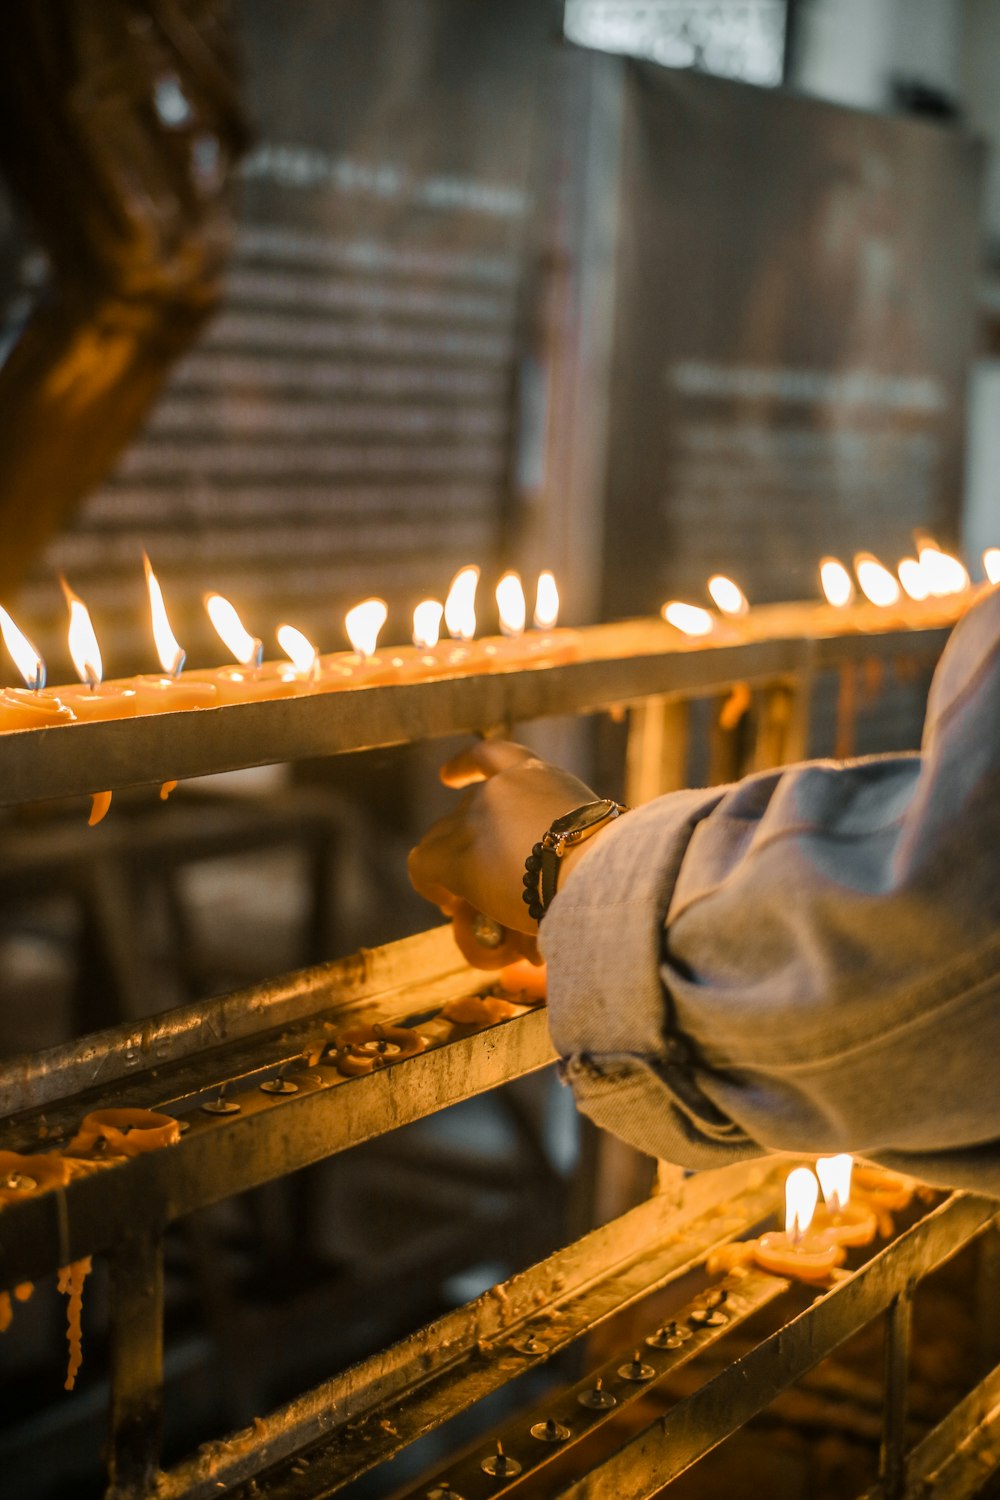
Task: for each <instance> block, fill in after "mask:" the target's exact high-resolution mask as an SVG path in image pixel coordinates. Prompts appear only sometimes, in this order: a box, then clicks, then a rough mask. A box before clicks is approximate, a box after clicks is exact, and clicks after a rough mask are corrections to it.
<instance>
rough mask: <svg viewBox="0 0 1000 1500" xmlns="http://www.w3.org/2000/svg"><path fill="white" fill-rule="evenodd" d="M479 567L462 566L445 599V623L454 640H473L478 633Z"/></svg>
mask: <svg viewBox="0 0 1000 1500" xmlns="http://www.w3.org/2000/svg"><path fill="white" fill-rule="evenodd" d="M478 586H479V569H478V568H476V567H469V568H462V569H461V571H460V572H458V573H456V574H455V576H454V578H453V579H452V581H451V588H450V589H449V590H448V597H447V599H446V600H445V601H444V623H445V625H446V626H447V628H448V634H449V635H450V636H451V638H452V640H453V641H471V640H472V638H473V636H474V635H475V633H476V589H477V588H478Z"/></svg>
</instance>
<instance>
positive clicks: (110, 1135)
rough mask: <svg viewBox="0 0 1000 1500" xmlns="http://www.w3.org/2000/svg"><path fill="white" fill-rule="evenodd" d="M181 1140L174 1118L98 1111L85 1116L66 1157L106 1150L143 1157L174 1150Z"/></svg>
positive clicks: (139, 1112) (135, 1111)
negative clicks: (153, 1152) (172, 1147)
mask: <svg viewBox="0 0 1000 1500" xmlns="http://www.w3.org/2000/svg"><path fill="white" fill-rule="evenodd" d="M180 1138H181V1127H180V1124H179V1123H178V1121H177V1120H175V1119H174V1118H173V1116H172V1115H160V1114H157V1113H156V1112H155V1111H154V1110H151V1109H95V1110H93V1111H92V1112H91V1113H90V1114H89V1115H84V1117H83V1119H82V1120H81V1122H80V1128H79V1130H78V1131H77V1133H76V1135H75V1136H74V1137H73V1139H72V1140H71V1141H70V1143H69V1145H68V1146H67V1147H66V1155H67V1156H85V1155H88V1154H91V1153H93V1152H94V1151H95V1150H100V1149H102V1147H101V1146H100V1144H99V1143H101V1142H103V1143H104V1146H103V1149H106V1150H107V1151H109V1152H111V1153H112V1154H113V1155H116V1156H142V1155H144V1154H145V1153H146V1152H147V1151H158V1150H159V1149H160V1147H161V1146H172V1145H173V1144H174V1143H175V1142H176V1141H179V1140H180Z"/></svg>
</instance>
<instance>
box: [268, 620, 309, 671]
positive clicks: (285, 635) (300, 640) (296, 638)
mask: <svg viewBox="0 0 1000 1500" xmlns="http://www.w3.org/2000/svg"><path fill="white" fill-rule="evenodd" d="M277 636H278V645H279V646H280V647H281V649H282V651H284V653H285V655H286V656H287V657H288V659H289V661H290V662H291V664H292V666H293V667H294V668H295V670H296V672H301V673H302V676H303V677H308V676H309V674H310V672H312V671H314V669H315V667H316V647H315V646H314V645H313V643H312V641H311V640H310V639H309V637H308V636H306V635H303V634H302V631H301V630H299V629H297V628H296V626H294V625H279V626H278V630H277Z"/></svg>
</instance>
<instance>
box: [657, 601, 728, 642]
mask: <svg viewBox="0 0 1000 1500" xmlns="http://www.w3.org/2000/svg"><path fill="white" fill-rule="evenodd" d="M660 614H661V615H662V616H663V618H664V619H665V620H666V622H667V624H668V625H673V627H674V629H675V630H679V631H681V633H682V634H683V635H695V636H698V635H709V634H710V633H711V631H712V628H713V626H714V625H715V618H714V616H713V615H712V613H711V611H710V610H707V609H702V607H701V605H700V604H684V603H683V602H682V601H681V600H680V599H671V600H670V602H669V603H668V604H665V605H664V606H663V608H662V609H661V610H660Z"/></svg>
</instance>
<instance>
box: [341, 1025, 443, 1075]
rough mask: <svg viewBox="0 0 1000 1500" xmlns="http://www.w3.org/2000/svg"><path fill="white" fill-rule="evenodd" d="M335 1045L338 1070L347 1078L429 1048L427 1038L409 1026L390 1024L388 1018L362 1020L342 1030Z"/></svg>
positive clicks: (370, 1071) (400, 1060)
mask: <svg viewBox="0 0 1000 1500" xmlns="http://www.w3.org/2000/svg"><path fill="white" fill-rule="evenodd" d="M334 1047H335V1048H336V1051H335V1054H334V1063H335V1065H336V1068H337V1072H338V1073H343V1075H344V1077H345V1078H356V1077H358V1076H359V1074H362V1073H372V1072H374V1071H375V1070H376V1069H377V1068H385V1067H388V1066H389V1065H390V1064H391V1063H394V1062H402V1060H403V1058H404V1057H415V1056H416V1054H417V1053H418V1052H424V1051H426V1048H427V1038H426V1037H423V1036H421V1035H420V1033H419V1032H418V1031H413V1030H411V1028H410V1027H409V1026H391V1025H390V1024H389V1023H388V1022H387V1021H374V1022H371V1023H368V1022H359V1023H358V1025H356V1026H348V1027H345V1029H344V1030H343V1031H339V1032H338V1033H337V1034H336V1036H335V1037H334Z"/></svg>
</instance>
